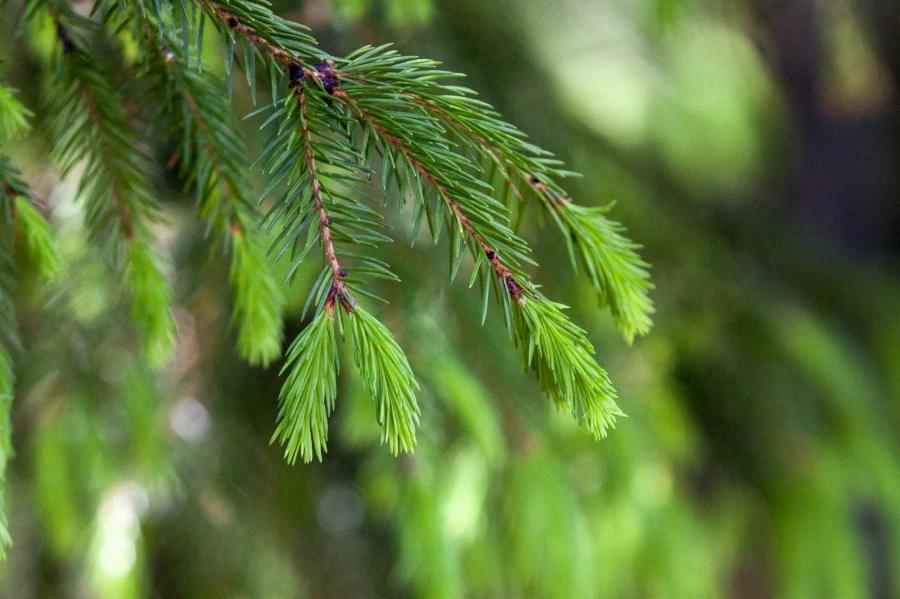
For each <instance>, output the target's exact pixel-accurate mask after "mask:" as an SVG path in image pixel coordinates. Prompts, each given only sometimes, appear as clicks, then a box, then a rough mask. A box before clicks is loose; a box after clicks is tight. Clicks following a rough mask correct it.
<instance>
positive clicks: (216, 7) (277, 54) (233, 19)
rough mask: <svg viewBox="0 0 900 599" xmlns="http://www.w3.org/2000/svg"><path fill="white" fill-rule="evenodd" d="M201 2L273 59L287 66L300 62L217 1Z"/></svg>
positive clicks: (203, 0)
mask: <svg viewBox="0 0 900 599" xmlns="http://www.w3.org/2000/svg"><path fill="white" fill-rule="evenodd" d="M202 2H203V4H206V5H207V6H209V7H210V8H211V9H212V10H213V12H215V13H216V14H217V15H218V16H219V17H220V18H221V19H222V20H223V21H224V22H225V23H227V24H228V26H229V27H231V30H232V31H234V32H235V33H240V34H241V35H243V36H244V37H245V38H247V39H248V40H250V42H251V43H253V44H254V45H256V46H259V47H260V48H262V49H263V50H265V51H266V52H268V53H269V54H271V55H272V56H273V57H274V58H275V60H277V61H278V62H280V63H281V64H283V65H285V66H288V67H289V66H291V65H292V64H295V63H298V62H300V61H298V60H297V59H296V58H295V57H293V56H292V55H291V54H290V52H288V51H287V50H284V49H283V48H279V47H278V46H276V45H275V44H273V43H272V42H270V41H268V40H267V39H265V38H263V37H261V36H259V35H257V33H256V31H255V30H254V29H253V28H252V27H250V26H249V25H247V24H245V23H244V22H243V21H241V19H240V18H238V17H237V16H236V15H234V14H232V13H230V12H228V11H227V10H225V9H224V8H222V6H221V5H220V4H219V3H218V2H209V1H208V0H202Z"/></svg>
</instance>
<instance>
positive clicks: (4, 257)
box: [0, 85, 63, 560]
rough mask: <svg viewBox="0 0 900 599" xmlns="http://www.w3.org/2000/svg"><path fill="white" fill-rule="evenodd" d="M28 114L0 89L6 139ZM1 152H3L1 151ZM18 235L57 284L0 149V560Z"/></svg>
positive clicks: (42, 233)
mask: <svg viewBox="0 0 900 599" xmlns="http://www.w3.org/2000/svg"><path fill="white" fill-rule="evenodd" d="M30 114H31V112H30V111H28V110H27V109H25V108H24V107H23V106H22V105H21V104H19V102H18V100H16V99H15V97H14V96H13V95H12V91H11V90H10V89H9V88H6V87H4V86H2V85H0V135H2V139H3V140H4V141H5V140H8V139H11V138H12V137H15V136H16V135H18V134H20V133H24V132H26V131H28V130H29V129H30V124H29V123H28V121H27V120H26V117H27V116H29V115H30ZM3 149H4V150H5V148H3ZM17 235H21V237H22V238H23V241H24V249H25V250H26V252H27V254H28V256H27V257H28V259H29V260H30V262H31V263H32V264H33V265H34V267H35V270H36V271H37V272H38V274H39V275H41V276H42V277H44V278H46V279H48V280H52V281H58V280H59V279H60V278H61V277H62V273H63V263H62V256H61V254H60V251H59V247H58V246H57V245H56V239H55V237H54V235H53V230H52V229H51V227H50V225H49V224H48V223H47V221H46V220H44V217H43V216H42V215H41V214H40V212H38V210H37V209H36V208H35V207H34V205H33V204H32V202H31V192H30V190H29V189H28V185H27V184H26V183H25V181H23V180H22V179H21V173H20V172H19V171H18V169H16V168H15V167H14V166H13V165H12V163H11V162H10V160H9V158H8V157H7V156H6V155H5V153H3V152H2V151H0V560H2V559H4V558H5V556H6V550H7V548H8V547H9V546H10V545H11V544H12V539H11V538H10V535H9V530H8V527H7V518H6V508H5V504H6V479H5V473H6V465H7V462H8V461H9V460H10V459H11V458H12V456H13V447H12V418H11V415H12V414H11V408H12V399H13V391H14V386H15V372H14V370H13V358H12V355H11V352H13V353H15V352H18V351H21V347H20V341H19V335H18V326H17V323H16V316H15V307H14V305H13V300H12V296H11V293H12V291H13V288H14V287H15V285H16V264H15V262H14V260H13V243H14V240H15V237H16V236H17Z"/></svg>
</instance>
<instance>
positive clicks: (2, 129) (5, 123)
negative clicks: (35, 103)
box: [0, 85, 34, 141]
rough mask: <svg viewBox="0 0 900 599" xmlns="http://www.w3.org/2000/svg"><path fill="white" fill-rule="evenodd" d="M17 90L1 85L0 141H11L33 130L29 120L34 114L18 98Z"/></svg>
mask: <svg viewBox="0 0 900 599" xmlns="http://www.w3.org/2000/svg"><path fill="white" fill-rule="evenodd" d="M15 92H16V90H14V89H13V88H11V87H6V86H4V85H0V141H9V140H11V139H13V138H15V137H17V136H19V135H21V134H23V133H28V131H30V130H31V124H30V123H29V122H28V119H29V118H30V117H32V116H34V113H33V112H31V111H30V110H28V109H27V108H25V107H24V106H23V105H22V103H21V102H19V100H18V99H17V98H16V95H15Z"/></svg>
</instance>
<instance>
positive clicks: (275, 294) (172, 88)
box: [135, 11, 284, 365]
mask: <svg viewBox="0 0 900 599" xmlns="http://www.w3.org/2000/svg"><path fill="white" fill-rule="evenodd" d="M138 12H139V11H138ZM135 19H139V20H140V22H141V23H142V27H141V29H142V33H143V35H144V37H145V38H146V40H147V48H146V49H145V52H146V54H147V58H146V63H147V64H146V66H145V68H144V71H145V72H144V76H145V77H147V78H149V79H150V80H151V81H152V82H153V83H154V93H155V94H156V96H157V97H158V98H159V100H160V106H161V107H162V109H161V110H160V115H159V117H158V118H159V120H161V121H163V122H165V123H166V124H167V125H168V127H167V128H168V129H169V130H170V131H177V132H180V133H181V135H182V136H183V143H182V144H181V145H180V149H179V153H178V154H176V155H175V156H174V157H173V160H175V161H177V162H178V163H179V172H180V174H181V176H182V177H183V178H184V181H185V185H186V187H188V188H191V191H193V192H194V193H195V194H196V196H197V208H198V215H199V216H200V217H201V218H202V219H204V220H206V222H207V223H208V225H207V232H208V234H211V235H212V238H213V240H214V241H217V242H219V243H221V244H222V245H224V246H225V247H226V249H229V250H230V251H231V267H230V276H229V280H230V283H231V289H232V293H233V295H234V298H235V303H234V311H233V314H232V319H231V322H232V324H233V325H234V326H235V327H236V329H237V334H238V348H239V350H240V353H241V355H242V356H244V357H245V358H247V359H248V361H250V363H252V364H262V365H267V364H268V363H269V362H270V361H271V360H273V359H274V358H276V357H277V356H279V355H280V354H281V341H282V313H283V310H284V302H283V297H282V295H283V294H282V293H281V291H280V290H279V289H278V286H277V283H276V281H275V278H274V275H272V274H271V272H270V269H269V267H268V266H267V265H266V263H265V255H264V250H263V248H262V243H261V241H260V240H259V239H257V235H256V232H255V231H256V221H257V220H258V213H257V212H256V210H255V208H254V207H253V205H252V201H251V195H252V192H251V190H250V186H249V185H248V183H247V176H246V171H247V169H248V164H247V163H246V160H245V155H246V148H245V146H244V142H243V139H242V138H241V136H240V134H239V133H238V126H237V122H236V119H235V118H234V116H233V113H232V110H231V104H230V102H229V100H228V98H227V97H226V95H225V91H224V89H223V86H222V82H221V81H217V80H215V79H214V78H213V77H212V75H210V74H209V72H208V71H207V72H200V71H198V70H197V69H193V68H191V67H190V66H189V64H188V63H189V56H188V55H185V54H184V51H183V50H182V49H180V48H179V47H178V44H177V43H176V41H175V40H174V39H173V38H172V37H171V36H168V35H165V36H164V37H163V36H162V35H161V34H159V33H157V31H158V30H159V26H158V23H153V22H151V17H150V15H149V14H147V13H143V14H138V15H135Z"/></svg>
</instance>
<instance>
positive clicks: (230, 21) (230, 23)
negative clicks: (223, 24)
mask: <svg viewBox="0 0 900 599" xmlns="http://www.w3.org/2000/svg"><path fill="white" fill-rule="evenodd" d="M238 25H240V21H238V20H237V17H228V26H229V27H231V28H232V29H234V28H235V27H237V26H238Z"/></svg>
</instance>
